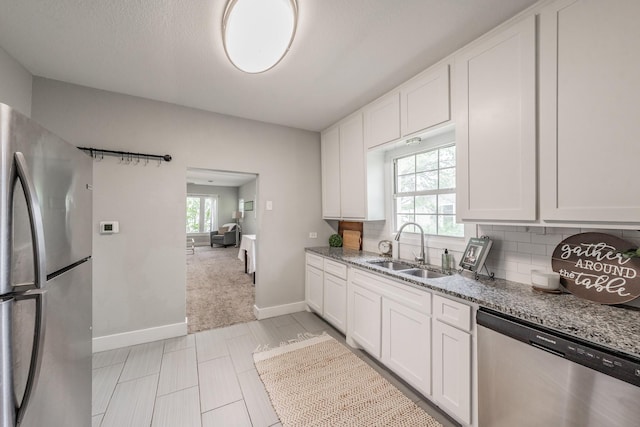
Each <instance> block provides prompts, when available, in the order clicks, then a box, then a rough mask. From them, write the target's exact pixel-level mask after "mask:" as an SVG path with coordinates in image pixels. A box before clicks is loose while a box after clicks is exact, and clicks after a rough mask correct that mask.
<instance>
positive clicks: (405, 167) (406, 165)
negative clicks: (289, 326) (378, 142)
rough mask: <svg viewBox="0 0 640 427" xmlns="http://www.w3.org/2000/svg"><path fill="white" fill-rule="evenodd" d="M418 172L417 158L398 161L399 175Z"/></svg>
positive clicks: (410, 157)
mask: <svg viewBox="0 0 640 427" xmlns="http://www.w3.org/2000/svg"><path fill="white" fill-rule="evenodd" d="M415 171H416V157H415V156H409V157H405V158H403V159H398V175H405V174H408V173H414V172H415Z"/></svg>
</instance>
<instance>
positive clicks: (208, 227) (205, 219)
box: [187, 195, 218, 233]
mask: <svg viewBox="0 0 640 427" xmlns="http://www.w3.org/2000/svg"><path fill="white" fill-rule="evenodd" d="M217 217H218V198H217V197H215V196H213V197H212V196H197V195H188V196H187V233H208V232H210V231H212V230H216V229H217V228H218V224H217V223H218V219H217Z"/></svg>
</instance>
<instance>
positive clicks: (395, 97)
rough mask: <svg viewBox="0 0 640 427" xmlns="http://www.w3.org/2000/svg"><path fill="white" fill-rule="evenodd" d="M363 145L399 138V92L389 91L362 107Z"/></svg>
mask: <svg viewBox="0 0 640 427" xmlns="http://www.w3.org/2000/svg"><path fill="white" fill-rule="evenodd" d="M363 112H364V147H365V149H369V148H371V147H375V146H378V145H380V144H384V143H386V142H390V141H393V140H396V139H398V138H400V93H399V92H391V93H390V94H388V95H385V96H383V97H382V98H380V99H378V100H377V101H374V102H372V103H371V104H369V105H367V106H366V107H365V108H364V109H363Z"/></svg>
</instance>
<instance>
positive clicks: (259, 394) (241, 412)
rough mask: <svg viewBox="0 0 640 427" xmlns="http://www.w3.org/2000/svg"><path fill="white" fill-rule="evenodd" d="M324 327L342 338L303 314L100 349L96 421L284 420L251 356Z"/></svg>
mask: <svg viewBox="0 0 640 427" xmlns="http://www.w3.org/2000/svg"><path fill="white" fill-rule="evenodd" d="M322 331H326V332H327V333H328V334H330V335H332V336H333V337H334V338H336V339H338V340H339V341H341V342H342V343H344V336H342V335H341V334H340V333H339V332H337V331H336V330H335V329H333V328H332V327H331V326H330V325H329V324H327V323H325V322H324V321H323V320H322V319H320V318H319V317H317V316H316V315H314V314H312V313H307V312H300V313H294V314H291V315H286V316H280V317H274V318H271V319H265V320H259V321H254V322H249V323H242V324H238V325H233V326H230V327H227V328H221V329H214V330H211V331H204V332H199V333H197V334H193V335H187V336H186V337H179V338H173V339H168V340H164V341H156V342H152V343H148V344H141V345H137V346H133V347H128V348H122V349H116V350H110V351H105V352H102V353H96V354H94V355H93V399H92V400H93V401H92V412H91V413H92V416H93V418H92V427H112V426H116V427H124V426H131V427H143V426H152V427H161V426H163V427H164V426H166V427H192V426H197V427H214V426H224V427H232V426H248V427H271V426H280V422H279V420H278V416H277V415H276V413H275V412H274V410H273V407H272V406H271V403H270V401H269V397H268V396H267V393H266V391H265V389H264V386H263V385H262V382H261V381H260V378H259V377H258V373H257V372H256V370H255V368H254V366H253V359H252V356H251V355H252V353H253V351H254V350H255V349H256V347H257V346H258V345H259V344H268V345H270V346H272V347H273V346H278V345H279V344H280V343H281V342H284V341H287V340H290V339H293V338H296V337H297V336H298V334H300V333H305V332H311V333H313V334H318V333H321V332H322ZM354 353H355V354H356V355H358V356H359V357H360V358H362V359H363V360H365V361H367V362H368V363H369V364H370V365H371V366H373V367H374V368H375V369H376V370H378V371H379V372H380V373H381V374H382V375H383V376H384V377H385V378H387V379H388V380H389V381H390V382H391V383H392V384H394V385H395V386H396V387H398V388H399V389H400V390H401V391H402V392H403V393H405V395H407V396H408V397H409V398H410V399H412V400H413V401H415V402H417V403H418V405H420V406H422V407H423V408H424V409H425V410H427V412H429V413H430V414H431V415H432V416H433V417H434V418H436V419H438V421H440V422H441V423H442V424H443V425H444V426H445V427H450V426H454V425H455V424H454V423H452V422H451V421H450V420H449V419H448V418H446V417H445V416H444V415H442V414H441V413H440V412H439V411H438V410H437V409H435V408H434V407H432V406H431V405H430V404H429V403H428V402H426V401H423V400H421V399H420V398H419V397H418V395H417V394H416V393H415V392H413V391H412V390H411V389H410V388H409V387H407V386H406V385H405V384H404V383H402V382H401V381H400V380H398V379H397V378H396V377H395V376H393V375H391V374H390V373H389V372H387V371H386V370H385V369H384V368H382V367H381V366H379V365H378V364H377V363H375V362H373V361H372V360H371V359H370V358H369V357H368V356H367V355H366V354H365V353H363V352H361V351H359V350H354Z"/></svg>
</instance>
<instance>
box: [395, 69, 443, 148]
mask: <svg viewBox="0 0 640 427" xmlns="http://www.w3.org/2000/svg"><path fill="white" fill-rule="evenodd" d="M449 104H450V103H449V64H445V65H441V66H437V67H434V68H429V69H428V70H426V71H425V72H423V73H422V74H419V75H418V76H416V77H414V78H413V79H411V80H409V81H408V82H407V83H405V84H404V85H403V86H402V87H401V89H400V117H401V119H400V122H401V130H402V136H406V135H410V134H413V133H416V132H419V131H421V130H424V129H427V128H430V127H432V126H435V125H437V124H440V123H444V122H446V121H448V120H449V119H450V105H449Z"/></svg>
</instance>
